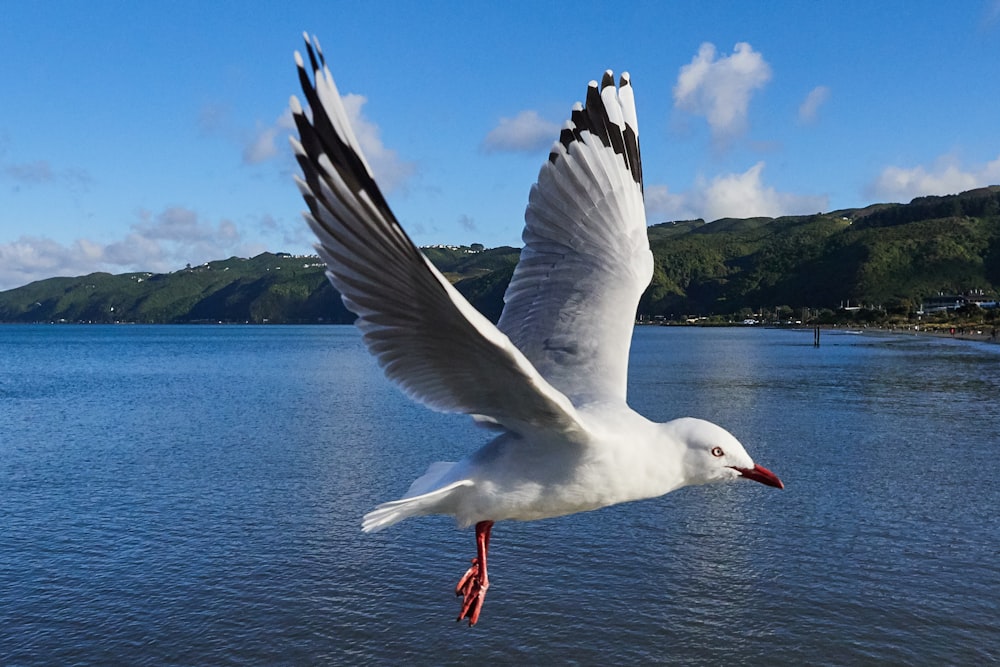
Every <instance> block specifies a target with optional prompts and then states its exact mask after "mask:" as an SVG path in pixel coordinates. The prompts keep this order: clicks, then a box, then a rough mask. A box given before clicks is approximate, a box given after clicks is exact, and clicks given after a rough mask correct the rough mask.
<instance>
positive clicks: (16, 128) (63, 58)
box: [0, 0, 1000, 289]
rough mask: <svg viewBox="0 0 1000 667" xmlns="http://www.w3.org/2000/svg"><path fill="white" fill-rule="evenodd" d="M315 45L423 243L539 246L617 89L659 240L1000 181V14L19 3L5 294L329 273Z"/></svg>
mask: <svg viewBox="0 0 1000 667" xmlns="http://www.w3.org/2000/svg"><path fill="white" fill-rule="evenodd" d="M303 30H308V31H309V32H311V33H314V34H316V35H317V36H318V38H319V40H320V42H321V44H322V45H323V48H324V51H325V52H326V56H327V60H328V62H329V64H330V65H331V67H332V70H333V74H334V77H335V78H336V79H337V82H338V85H339V87H340V89H341V92H342V93H345V94H348V95H349V99H348V106H349V108H350V109H351V110H352V112H353V113H354V114H355V115H356V117H357V119H358V124H359V134H360V135H361V136H362V141H363V143H364V144H365V146H366V147H367V149H368V154H369V161H370V162H371V163H372V165H373V168H374V169H375V171H376V177H377V178H379V179H380V180H381V181H382V182H383V184H384V186H385V188H384V189H385V191H386V195H387V198H388V199H389V202H390V204H391V205H392V206H393V207H394V209H395V211H396V214H397V216H398V217H399V218H400V220H401V221H402V222H403V224H404V226H405V227H406V228H407V229H408V230H409V232H410V233H411V235H412V236H413V238H414V240H415V241H416V242H417V243H418V244H420V245H431V244H436V243H473V242H479V243H484V244H486V245H487V246H496V245H504V244H509V245H519V244H520V232H521V226H522V224H523V212H524V205H525V203H526V201H527V194H528V190H529V188H530V186H531V184H532V183H533V182H534V179H535V177H536V175H537V172H538V167H539V166H540V165H541V163H542V161H543V160H544V159H545V156H546V154H547V152H548V147H549V145H550V144H551V142H552V141H553V140H554V139H555V137H556V134H557V131H558V127H559V125H560V124H561V123H562V122H563V120H564V119H565V118H566V117H567V116H568V113H569V109H570V107H571V105H572V104H573V102H575V101H576V100H579V99H581V98H582V97H583V95H584V92H585V90H586V85H587V82H588V81H589V80H590V79H594V78H599V77H600V74H601V73H602V72H603V71H604V70H605V69H609V68H610V69H613V70H615V71H616V72H620V71H623V70H627V71H629V72H630V73H631V76H632V82H633V85H634V87H635V91H636V93H635V94H636V104H637V107H638V113H639V124H640V142H641V146H642V151H643V168H644V175H645V181H646V195H647V197H646V199H647V202H646V203H647V213H648V218H649V222H650V223H655V222H660V221H664V220H672V219H685V218H691V217H704V218H706V219H708V220H712V219H716V218H719V217H724V216H736V217H748V216H753V215H782V214H800V213H815V212H817V211H829V210H835V209H838V208H847V207H856V206H863V205H866V204H868V203H872V202H874V201H909V200H910V199H912V198H913V197H915V196H919V195H923V194H946V193H950V192H958V191H961V190H965V189H969V188H972V187H978V186H982V185H987V184H995V183H1000V123H998V120H997V119H998V118H1000V57H998V56H997V54H998V53H1000V0H958V1H956V2H952V3H942V2H939V1H924V0H899V1H893V0H880V1H879V2H871V1H870V0H865V1H863V2H811V1H804V0H803V1H794V2H793V1H789V2H770V3H758V2H727V3H723V2H717V3H710V2H685V1H677V2H636V3H623V2H613V3H612V2H608V3H603V2H572V3H570V2H545V3H535V2H519V1H517V0H513V1H507V2H463V3H458V2H427V1H423V2H377V1H371V0H369V1H366V2H353V1H352V2H306V1H300V2H295V3H289V2H282V3H253V2H208V3H195V2H169V3H168V2H160V3H154V2H148V3H147V2H101V1H93V2H86V3H83V2H65V3H62V2H55V3H53V2H21V3H9V4H8V5H7V6H5V8H4V18H3V20H2V21H0V62H3V63H4V66H3V67H2V68H0V91H2V100H3V101H2V103H0V289H8V288H12V287H16V286H19V285H22V284H25V283H28V282H30V281H32V280H37V279H41V278H46V277H51V276H55V275H79V274H83V273H89V272H91V271H98V270H101V271H110V272H112V273H121V272H125V271H132V270H143V271H146V270H148V271H171V270H175V269H178V268H182V267H183V266H184V265H185V264H187V263H191V264H198V263H201V262H205V261H208V260H211V259H218V258H225V257H229V256H232V255H238V256H250V255H253V254H257V253H259V252H262V251H264V250H270V251H286V252H293V253H300V252H309V251H310V245H309V244H310V239H309V238H308V235H307V230H306V228H305V226H304V223H302V222H301V218H300V215H299V212H300V211H301V209H302V208H303V205H302V202H301V200H300V199H299V196H298V193H297V191H296V189H295V187H294V186H293V184H292V180H291V175H292V173H294V171H295V164H294V162H293V160H292V158H291V156H290V151H289V149H288V147H287V146H288V145H287V136H288V135H289V134H290V133H291V129H290V124H289V116H288V111H287V108H288V96H289V95H290V94H292V93H296V92H297V91H296V87H297V80H296V75H295V69H294V65H293V58H292V52H293V51H294V50H295V49H301V33H302V31H303Z"/></svg>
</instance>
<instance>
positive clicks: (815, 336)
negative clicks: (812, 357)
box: [813, 325, 819, 347]
mask: <svg viewBox="0 0 1000 667" xmlns="http://www.w3.org/2000/svg"><path fill="white" fill-rule="evenodd" d="M813 347H819V326H818V325H817V326H816V327H814V328H813Z"/></svg>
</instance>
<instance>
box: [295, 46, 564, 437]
mask: <svg viewBox="0 0 1000 667" xmlns="http://www.w3.org/2000/svg"><path fill="white" fill-rule="evenodd" d="M313 44H315V50H314V49H313ZM306 48H307V51H308V55H309V61H310V65H311V68H312V74H313V80H311V79H310V76H309V73H307V71H306V67H305V65H304V63H303V61H302V57H301V56H300V55H299V54H298V53H296V54H295V59H296V62H297V64H298V68H299V78H300V79H301V83H302V90H303V92H304V93H305V97H306V101H307V102H308V104H309V107H310V109H311V111H312V118H311V119H310V118H309V117H308V116H307V115H306V113H305V111H304V110H303V109H302V106H301V104H300V103H299V101H298V100H297V99H296V98H295V97H292V99H291V103H290V104H291V109H292V114H293V116H294V118H295V124H296V126H297V127H298V131H299V137H300V141H297V140H295V139H294V138H293V139H292V140H291V141H292V146H293V149H294V151H295V156H296V158H297V160H298V162H299V165H300V166H301V168H302V172H303V176H304V179H299V178H296V182H297V183H298V185H299V189H300V190H301V191H302V195H303V197H304V198H305V200H306V203H307V205H308V206H309V212H308V213H306V214H305V218H306V220H307V221H308V223H309V226H310V227H311V228H312V230H313V232H314V233H315V234H316V237H317V239H318V240H319V244H318V245H317V246H316V249H317V250H318V251H319V254H320V256H321V257H322V258H323V259H324V261H325V262H326V265H327V275H328V276H329V278H330V282H332V283H333V285H334V287H336V288H337V290H338V291H340V293H341V295H342V297H343V299H344V304H345V305H346V306H347V307H348V308H349V309H350V310H352V311H353V312H355V313H357V315H358V320H357V325H358V327H359V328H360V329H361V330H362V331H363V332H364V341H365V344H366V345H367V346H368V350H369V351H370V352H371V353H372V354H373V355H374V356H375V357H376V359H377V360H378V363H379V365H380V366H382V368H383V370H384V371H385V374H386V376H388V377H389V378H390V379H392V380H393V381H395V382H396V384H398V385H399V386H400V387H401V388H402V389H403V391H404V392H406V394H407V395H409V396H410V397H411V398H413V399H415V400H417V401H420V402H421V403H423V404H425V405H427V406H428V407H431V408H434V409H436V410H440V411H442V412H460V413H467V414H471V415H474V416H485V417H488V418H490V419H491V420H493V421H496V422H498V423H500V424H502V425H503V426H505V427H507V428H509V429H511V430H513V431H517V432H524V431H525V430H534V429H538V428H546V429H557V430H561V431H573V430H579V429H580V428H582V427H580V425H579V422H578V420H577V416H576V411H575V410H574V408H573V406H572V404H571V403H570V402H569V400H568V399H567V398H566V397H565V396H564V395H563V394H561V393H560V392H558V391H556V390H555V389H553V388H552V386H551V385H549V384H548V383H547V382H546V381H545V380H544V379H543V378H542V377H541V375H539V374H538V372H537V371H536V370H535V369H534V368H533V367H532V365H531V363H530V362H529V361H528V360H527V359H526V358H525V357H524V355H523V354H521V353H520V352H519V351H518V350H517V348H516V347H514V345H513V344H512V343H511V342H510V340H509V339H508V338H507V336H505V335H504V334H502V333H501V332H500V331H499V330H498V329H497V328H496V327H495V326H494V325H493V324H492V323H491V322H490V321H489V320H487V319H486V318H485V317H483V316H482V315H480V314H479V312H478V311H476V309H475V308H473V307H472V306H471V305H470V304H469V303H468V302H467V301H466V300H465V298H464V297H463V296H462V295H461V294H459V293H458V291H457V290H455V289H454V288H453V287H452V286H451V284H450V283H449V282H448V280H447V279H446V278H445V277H444V276H442V275H441V273H440V272H439V271H438V270H437V269H436V268H434V266H433V265H432V264H431V263H430V262H429V261H428V260H427V259H426V258H425V257H424V256H423V254H421V252H420V251H419V250H418V249H417V247H416V246H415V245H414V244H413V242H412V241H411V240H410V238H409V237H408V236H407V235H406V233H405V232H404V231H403V229H402V227H400V225H399V223H398V222H397V221H396V218H395V216H394V215H393V213H392V211H391V210H390V209H389V205H388V204H387V203H386V201H385V199H384V198H383V196H382V193H381V192H380V191H379V188H378V185H377V184H376V183H375V180H374V179H373V177H372V173H371V170H370V169H369V167H368V164H367V162H366V161H365V158H364V156H363V154H362V152H361V147H360V145H359V143H358V140H357V138H356V137H355V135H354V132H353V130H352V129H351V125H350V122H349V121H348V118H347V114H346V111H345V109H344V105H343V102H342V101H341V99H340V95H339V93H338V92H337V88H336V85H335V84H334V82H333V78H332V76H331V75H330V71H329V70H328V69H327V67H326V63H325V62H324V60H323V54H322V52H321V51H320V48H319V44H318V43H315V38H314V39H313V43H310V41H309V38H308V36H306ZM314 81H315V83H314Z"/></svg>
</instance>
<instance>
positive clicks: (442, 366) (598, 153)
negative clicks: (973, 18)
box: [291, 37, 781, 623]
mask: <svg viewBox="0 0 1000 667" xmlns="http://www.w3.org/2000/svg"><path fill="white" fill-rule="evenodd" d="M306 43H307V47H308V55H309V60H310V65H311V68H310V70H311V71H308V72H307V71H306V67H305V64H304V63H303V61H302V59H301V57H300V56H299V54H296V60H297V62H298V64H299V77H300V80H301V82H302V87H303V91H304V92H305V95H306V98H307V101H308V103H309V107H310V108H311V111H312V117H311V118H310V117H309V116H307V115H306V112H305V111H304V110H303V108H302V106H301V105H300V103H299V102H298V100H297V99H295V98H294V97H293V98H292V100H291V108H292V112H293V116H294V118H295V122H296V125H297V127H298V130H299V135H300V138H301V141H297V140H295V139H293V140H292V145H293V148H294V150H295V154H296V157H297V159H298V161H299V164H300V166H301V167H302V170H303V175H304V179H299V180H298V183H299V188H300V190H301V192H302V194H303V196H304V198H305V200H306V202H307V204H308V205H309V213H307V214H306V220H307V221H308V223H309V225H310V227H311V228H312V230H313V232H314V233H315V234H316V237H317V239H318V241H319V244H318V245H317V246H316V247H317V250H318V251H319V253H320V256H321V257H322V258H323V259H324V260H325V262H326V264H327V267H328V276H329V278H330V281H331V282H332V283H333V285H334V286H335V287H336V288H337V290H339V291H340V293H341V295H342V297H343V300H344V303H345V304H346V305H347V307H348V308H349V309H350V310H352V311H353V312H355V313H357V314H358V320H357V326H358V327H360V328H361V330H362V331H363V332H364V341H365V343H366V345H367V346H368V349H369V350H370V351H371V353H372V354H373V355H374V356H375V357H376V359H377V360H378V363H379V364H380V365H381V366H382V368H383V369H384V371H385V373H386V375H387V376H388V377H389V378H390V379H391V380H393V381H394V382H396V383H397V384H398V385H399V386H400V387H401V388H402V389H403V391H405V392H406V393H407V394H408V395H409V396H410V397H411V398H413V399H414V400H417V401H420V402H422V403H424V404H425V405H427V406H428V407H430V408H432V409H435V410H440V411H443V412H458V413H465V414H468V415H471V416H473V417H474V418H475V419H476V420H477V421H478V422H480V423H481V424H483V425H484V426H487V427H490V428H493V429H495V430H496V431H497V432H498V435H497V436H496V437H495V439H493V440H492V441H491V442H489V443H488V444H486V445H485V446H484V447H482V448H481V449H479V450H478V451H475V452H474V453H472V454H471V455H470V456H468V457H466V458H465V459H463V460H461V461H459V462H457V463H435V464H433V465H431V467H430V469H429V470H428V471H427V472H426V473H425V474H424V475H423V476H422V477H420V478H418V479H417V480H416V481H415V482H413V484H412V485H411V487H410V489H409V491H408V492H407V493H406V494H405V495H404V497H403V498H401V499H400V500H396V501H392V502H388V503H385V504H383V505H380V506H379V507H378V508H376V509H375V510H374V511H372V512H371V513H369V514H368V515H367V516H365V518H364V522H363V528H364V530H366V531H374V530H380V529H382V528H385V527H386V526H389V525H391V524H393V523H396V522H397V521H400V520H402V519H405V518H407V517H410V516H417V515H424V514H445V515H451V516H454V517H455V518H456V520H457V521H458V523H459V524H460V525H463V526H466V525H471V524H476V526H477V542H479V543H480V558H479V560H481V561H482V572H481V573H476V572H473V570H475V568H476V567H477V566H476V565H475V564H474V567H473V568H471V569H470V574H467V575H466V577H464V578H463V581H462V583H460V589H459V592H460V594H462V592H463V591H464V594H465V595H466V607H464V608H463V614H465V613H466V612H465V608H467V607H468V606H469V604H470V602H469V600H470V597H472V596H475V595H476V594H477V592H476V591H478V590H479V589H478V588H477V589H476V590H473V591H472V592H470V591H469V589H468V587H465V581H466V579H468V578H469V576H470V575H475V576H476V577H477V584H476V586H477V587H479V586H481V591H480V592H478V602H477V603H476V605H475V607H474V611H473V612H472V613H471V615H470V617H469V618H470V623H474V622H475V620H476V618H477V617H478V609H479V606H480V605H481V603H482V596H483V595H484V594H485V589H486V587H488V581H487V580H486V577H485V554H486V548H487V547H488V541H489V528H490V527H491V526H492V522H493V521H497V520H504V519H519V520H531V519H542V518H546V517H553V516H559V515H564V514H570V513H573V512H581V511H585V510H592V509H597V508H599V507H605V506H607V505H613V504H615V503H621V502H625V501H630V500H638V499H641V498H649V497H654V496H659V495H662V494H664V493H667V492H669V491H673V490H674V489H677V488H680V487H682V486H685V485H690V484H702V483H707V482H712V481H722V480H729V479H735V478H737V477H740V476H744V477H750V478H751V479H756V480H757V481H762V482H763V483H765V484H770V485H772V486H780V485H781V483H780V481H778V479H777V477H775V476H774V475H773V474H772V473H770V472H769V471H767V470H766V469H764V468H761V467H759V466H755V465H754V462H753V461H752V460H751V458H750V456H749V455H748V454H747V453H746V451H745V450H744V449H743V447H742V445H740V443H739V442H738V441H737V440H736V439H735V438H734V437H733V436H732V435H730V434H729V433H728V432H726V431H725V430H724V429H722V428H720V427H718V426H715V425H714V424H711V423H709V422H705V421H702V420H698V419H690V418H684V419H677V420H674V421H671V422H668V423H666V424H657V423H653V422H651V421H649V420H647V419H646V418H644V417H643V416H641V415H639V414H638V413H636V412H635V411H633V410H632V409H631V408H629V407H628V404H627V403H626V395H625V391H626V383H627V378H628V355H629V346H630V343H631V336H632V328H633V323H634V319H635V312H636V308H637V306H638V302H639V298H640V296H641V295H642V293H643V291H644V290H645V288H646V286H647V285H648V284H649V281H650V278H651V276H652V272H653V258H652V254H651V253H650V250H649V241H648V237H647V233H646V216H645V212H644V209H643V192H642V166H641V162H640V156H639V144H638V124H637V122H636V113H635V104H634V100H633V97H632V87H631V84H630V82H629V77H628V75H627V74H625V75H623V76H622V78H621V81H620V83H619V86H618V88H617V89H616V87H615V85H614V80H613V79H612V77H611V73H610V72H608V73H606V74H605V75H604V79H603V81H602V82H601V84H600V85H598V83H597V82H591V84H590V87H589V88H588V92H587V100H586V105H581V104H577V105H576V106H575V107H574V108H573V112H572V114H571V118H570V120H569V121H568V122H567V123H566V125H565V126H564V127H563V130H562V132H561V134H560V137H559V140H558V141H556V142H555V144H554V145H553V148H552V152H551V153H550V155H549V159H548V160H547V161H546V162H545V164H544V165H543V166H542V168H541V171H540V172H539V175H538V182H537V183H536V184H535V185H534V186H533V187H532V189H531V193H530V196H529V201H528V207H527V210H526V212H525V223H526V224H525V229H524V235H523V238H524V243H525V246H524V249H523V250H522V252H521V258H520V262H519V263H518V266H517V268H516V270H515V272H514V276H513V278H512V280H511V282H510V285H509V287H508V289H507V292H506V294H505V297H504V302H505V305H504V310H503V314H502V316H501V318H500V321H499V322H498V324H497V325H494V324H492V323H491V322H490V321H488V320H487V319H486V318H485V317H483V316H482V315H481V314H479V312H477V311H476V310H475V309H474V308H473V307H472V306H471V305H470V304H469V303H468V302H467V301H466V300H465V298H464V297H462V296H461V295H460V294H459V293H458V291H457V290H455V289H454V288H453V287H452V286H451V284H449V282H448V281H447V280H446V279H445V278H444V276H442V275H441V273H440V272H439V271H438V270H437V269H436V268H434V266H433V265H432V264H431V263H430V262H429V261H427V259H426V258H425V257H424V256H423V255H422V254H421V253H420V251H419V250H418V249H417V248H416V246H414V245H413V243H412V241H410V239H409V238H408V237H407V236H406V234H405V232H404V231H403V230H402V228H401V227H400V225H399V223H398V222H397V221H396V219H395V216H394V215H393V213H392V211H391V210H390V209H389V206H388V204H387V203H386V201H385V199H384V198H383V197H382V194H381V192H380V191H379V189H378V186H377V184H376V183H375V180H374V178H373V176H372V174H371V170H370V169H369V167H368V165H367V163H366V161H365V159H364V156H363V154H362V151H361V147H360V145H359V143H358V140H357V138H356V137H355V136H354V133H353V130H352V129H351V126H350V123H349V122H348V120H347V114H346V112H345V110H344V106H343V104H342V102H341V99H340V95H339V93H338V92H337V88H336V86H335V84H334V82H333V78H332V77H331V76H330V72H329V70H328V69H327V68H326V66H325V63H324V62H323V60H322V54H321V53H320V52H319V47H318V45H317V46H316V50H315V51H314V50H313V48H312V45H311V44H310V43H309V39H308V37H307V38H306ZM317 54H318V55H317ZM310 74H311V75H312V79H314V80H315V83H313V80H312V79H311V78H310ZM481 532H482V533H483V534H481Z"/></svg>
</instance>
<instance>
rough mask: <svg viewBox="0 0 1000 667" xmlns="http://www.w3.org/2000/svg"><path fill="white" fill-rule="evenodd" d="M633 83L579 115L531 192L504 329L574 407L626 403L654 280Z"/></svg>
mask: <svg viewBox="0 0 1000 667" xmlns="http://www.w3.org/2000/svg"><path fill="white" fill-rule="evenodd" d="M638 134H639V129H638V124H637V122H636V114H635V103H634V100H633V97H632V86H631V83H630V82H629V76H628V74H627V73H626V74H623V75H622V78H621V81H620V82H619V88H618V90H617V91H616V90H615V85H614V78H613V75H612V73H611V72H610V71H608V72H606V73H605V74H604V77H603V80H602V81H601V84H600V86H598V84H597V82H596V81H592V82H591V83H590V86H589V88H588V90H587V103H586V105H580V104H579V103H578V104H577V105H575V106H574V108H573V113H572V115H571V117H570V120H569V121H568V122H567V123H566V125H565V126H564V127H563V130H562V133H561V134H560V136H559V141H557V142H556V143H555V144H554V145H553V147H552V152H551V153H550V154H549V159H548V161H547V162H546V163H545V165H544V166H542V169H541V171H540V172H539V174H538V182H537V183H536V184H535V185H534V186H532V188H531V195H530V197H529V200H528V208H527V211H526V212H525V215H524V217H525V222H526V225H525V229H524V236H523V238H524V243H525V245H524V249H523V250H522V251H521V261H520V262H519V263H518V265H517V268H516V269H515V271H514V277H513V279H512V280H511V283H510V286H509V287H508V288H507V293H506V295H505V296H504V301H505V302H506V303H505V306H504V310H503V314H502V315H501V317H500V322H499V325H498V326H499V328H500V330H501V331H503V332H504V333H506V334H507V335H508V336H509V337H510V339H511V341H512V342H513V343H514V344H515V345H516V346H517V348H518V349H519V350H521V352H523V353H524V355H525V356H526V357H527V358H528V359H529V360H530V361H531V363H532V364H533V365H534V366H535V368H536V369H537V370H538V372H539V373H541V374H542V376H543V377H544V378H545V379H546V380H548V381H549V382H550V383H551V384H552V385H553V386H554V387H555V388H556V389H558V390H559V391H561V392H563V393H564V394H566V395H567V396H568V397H569V398H570V399H571V400H572V401H573V403H574V404H575V405H581V404H583V403H586V402H589V401H594V400H601V401H624V400H625V388H626V382H627V376H628V353H629V346H630V344H631V339H632V327H633V323H634V322H635V311H636V307H637V306H638V304H639V298H640V297H641V296H642V292H643V290H645V289H646V286H647V285H649V281H650V278H651V277H652V274H653V256H652V254H651V253H650V251H649V238H648V236H647V233H646V214H645V211H644V209H643V199H642V163H641V161H640V158H639V137H638Z"/></svg>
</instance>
